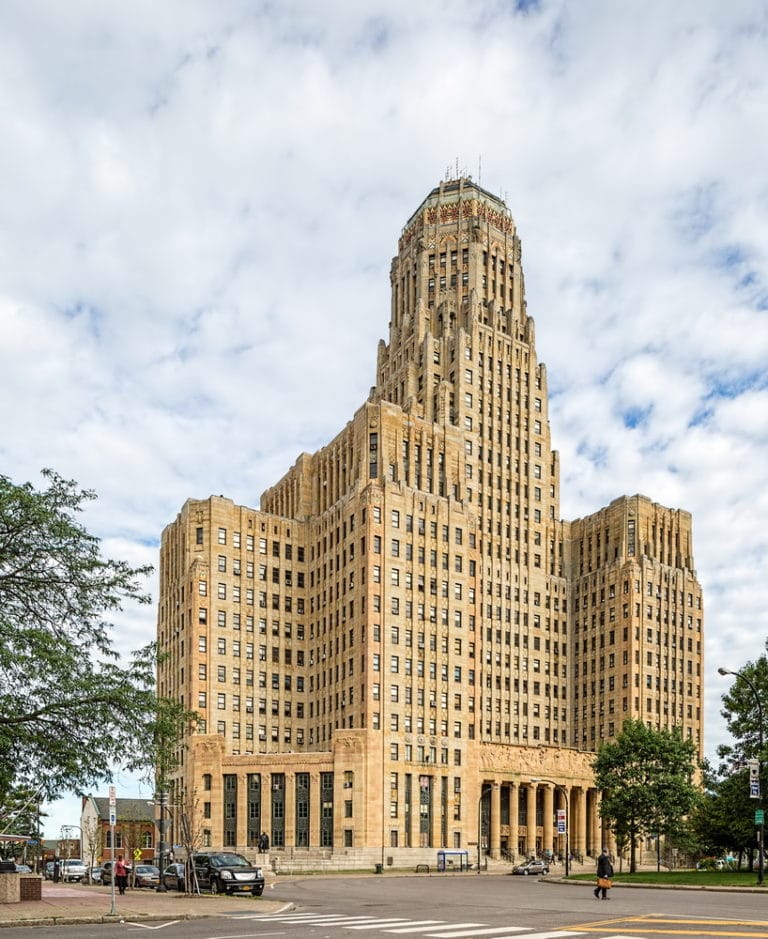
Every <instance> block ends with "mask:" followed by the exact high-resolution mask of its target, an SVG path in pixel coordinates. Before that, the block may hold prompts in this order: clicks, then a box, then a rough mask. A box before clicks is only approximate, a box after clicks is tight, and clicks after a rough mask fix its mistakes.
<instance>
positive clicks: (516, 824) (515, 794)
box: [509, 783, 520, 861]
mask: <svg viewBox="0 0 768 939" xmlns="http://www.w3.org/2000/svg"><path fill="white" fill-rule="evenodd" d="M519 837H520V787H519V786H518V784H517V783H510V784H509V851H510V854H511V856H512V860H513V861H514V860H515V858H516V857H517V839H518V838H519Z"/></svg>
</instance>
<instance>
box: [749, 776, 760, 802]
mask: <svg viewBox="0 0 768 939" xmlns="http://www.w3.org/2000/svg"><path fill="white" fill-rule="evenodd" d="M749 798H750V799H759V798H760V780H759V779H758V780H757V781H756V782H750V784H749Z"/></svg>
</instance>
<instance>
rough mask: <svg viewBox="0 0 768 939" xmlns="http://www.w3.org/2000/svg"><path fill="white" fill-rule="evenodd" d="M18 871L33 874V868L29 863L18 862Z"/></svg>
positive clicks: (18, 872)
mask: <svg viewBox="0 0 768 939" xmlns="http://www.w3.org/2000/svg"><path fill="white" fill-rule="evenodd" d="M16 873H17V874H31V873H32V868H31V867H30V866H29V864H17V865H16Z"/></svg>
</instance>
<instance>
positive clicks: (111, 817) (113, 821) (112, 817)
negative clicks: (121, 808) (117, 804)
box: [109, 806, 117, 828]
mask: <svg viewBox="0 0 768 939" xmlns="http://www.w3.org/2000/svg"><path fill="white" fill-rule="evenodd" d="M109 824H110V827H111V828H114V827H115V825H116V824H117V812H116V811H115V809H114V806H113V807H112V808H110V810H109Z"/></svg>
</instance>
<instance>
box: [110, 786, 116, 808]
mask: <svg viewBox="0 0 768 939" xmlns="http://www.w3.org/2000/svg"><path fill="white" fill-rule="evenodd" d="M109 804H110V806H113V805H117V789H116V787H115V786H110V787H109Z"/></svg>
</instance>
